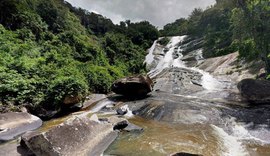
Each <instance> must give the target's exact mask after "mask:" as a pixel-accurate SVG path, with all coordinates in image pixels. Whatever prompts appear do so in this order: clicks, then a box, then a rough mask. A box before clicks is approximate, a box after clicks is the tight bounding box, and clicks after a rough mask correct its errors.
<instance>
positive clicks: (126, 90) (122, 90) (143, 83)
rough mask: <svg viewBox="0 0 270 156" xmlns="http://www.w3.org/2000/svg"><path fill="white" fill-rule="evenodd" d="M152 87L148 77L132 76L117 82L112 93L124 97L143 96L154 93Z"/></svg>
mask: <svg viewBox="0 0 270 156" xmlns="http://www.w3.org/2000/svg"><path fill="white" fill-rule="evenodd" d="M152 85H153V81H152V80H151V79H150V78H149V77H148V76H142V75H139V76H131V77H127V78H123V79H120V80H117V81H115V82H114V83H113V85H112V91H113V92H115V93H116V94H121V95H124V96H143V95H147V94H148V93H149V92H151V91H152Z"/></svg>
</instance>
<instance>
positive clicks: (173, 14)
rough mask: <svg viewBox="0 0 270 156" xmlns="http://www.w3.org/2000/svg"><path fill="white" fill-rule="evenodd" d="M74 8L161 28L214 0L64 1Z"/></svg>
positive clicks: (210, 3) (208, 4) (117, 20)
mask: <svg viewBox="0 0 270 156" xmlns="http://www.w3.org/2000/svg"><path fill="white" fill-rule="evenodd" d="M66 1H67V2H69V3H71V4H72V5H74V6H77V7H81V8H83V9H86V10H89V11H91V12H96V13H99V14H101V15H103V16H106V17H107V18H110V19H111V20H112V21H113V22H114V23H119V22H120V21H125V20H127V19H130V20H131V21H133V22H136V21H141V20H147V21H150V22H151V23H152V24H153V25H155V26H158V27H159V28H162V27H163V26H164V25H165V24H167V23H170V22H173V21H175V20H176V19H179V18H181V17H187V16H188V15H189V14H190V13H191V11H192V10H193V9H194V8H198V7H200V8H203V9H204V8H206V7H207V6H210V5H213V4H214V3H215V0H66Z"/></svg>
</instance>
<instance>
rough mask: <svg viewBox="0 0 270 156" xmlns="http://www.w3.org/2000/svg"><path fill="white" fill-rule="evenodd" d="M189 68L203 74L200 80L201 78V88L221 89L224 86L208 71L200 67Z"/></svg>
mask: <svg viewBox="0 0 270 156" xmlns="http://www.w3.org/2000/svg"><path fill="white" fill-rule="evenodd" d="M191 69H192V70H194V71H197V72H199V73H201V74H202V75H203V76H202V80H201V84H202V87H203V88H205V89H207V90H222V89H224V88H225V86H224V84H223V83H221V82H219V81H218V80H217V79H216V78H214V77H213V76H212V75H210V74H209V73H208V72H205V71H203V70H201V69H198V68H194V67H193V68H191Z"/></svg>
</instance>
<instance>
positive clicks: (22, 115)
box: [0, 112, 42, 142]
mask: <svg viewBox="0 0 270 156" xmlns="http://www.w3.org/2000/svg"><path fill="white" fill-rule="evenodd" d="M41 125H42V121H41V119H39V118H38V117H36V116H34V115H31V114H29V113H27V112H10V113H4V114H0V142H1V141H2V142H3V141H8V140H12V139H14V138H15V137H16V136H18V135H20V134H23V133H25V132H26V131H30V130H34V129H37V128H39V127H40V126H41Z"/></svg>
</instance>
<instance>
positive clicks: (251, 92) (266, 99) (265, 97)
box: [237, 79, 270, 104]
mask: <svg viewBox="0 0 270 156" xmlns="http://www.w3.org/2000/svg"><path fill="white" fill-rule="evenodd" d="M237 88H238V89H239V91H240V93H241V95H242V97H244V98H246V99H247V100H248V101H249V102H250V103H252V104H269V103H270V81H268V80H254V79H244V80H242V81H240V82H239V83H238V85H237Z"/></svg>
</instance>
